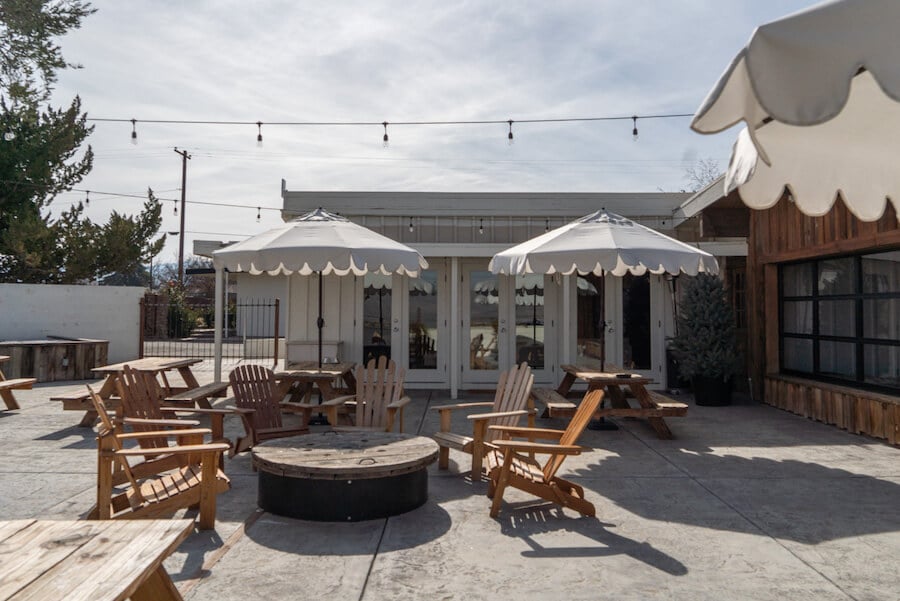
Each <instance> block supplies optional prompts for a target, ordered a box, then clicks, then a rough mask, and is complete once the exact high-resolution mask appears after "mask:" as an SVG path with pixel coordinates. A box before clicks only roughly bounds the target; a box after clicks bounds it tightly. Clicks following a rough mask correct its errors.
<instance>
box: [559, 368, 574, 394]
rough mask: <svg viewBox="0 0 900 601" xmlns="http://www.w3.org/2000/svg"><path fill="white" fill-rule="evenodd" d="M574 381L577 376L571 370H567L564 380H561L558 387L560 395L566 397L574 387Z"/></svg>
mask: <svg viewBox="0 0 900 601" xmlns="http://www.w3.org/2000/svg"><path fill="white" fill-rule="evenodd" d="M574 383H575V376H573V375H572V374H570V373H569V372H566V375H564V376H563V379H562V382H560V383H559V386H558V387H557V388H556V392H557V393H558V394H559V395H560V396H562V397H565V396H566V395H567V394H569V390H571V389H572V384H574Z"/></svg>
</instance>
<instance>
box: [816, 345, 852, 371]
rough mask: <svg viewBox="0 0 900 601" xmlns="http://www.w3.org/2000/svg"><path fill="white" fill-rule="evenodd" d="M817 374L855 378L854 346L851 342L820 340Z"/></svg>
mask: <svg viewBox="0 0 900 601" xmlns="http://www.w3.org/2000/svg"><path fill="white" fill-rule="evenodd" d="M819 372H820V373H821V374H822V375H826V376H832V377H839V378H851V379H852V378H855V377H856V344H854V343H853V342H832V341H830V340H820V341H819Z"/></svg>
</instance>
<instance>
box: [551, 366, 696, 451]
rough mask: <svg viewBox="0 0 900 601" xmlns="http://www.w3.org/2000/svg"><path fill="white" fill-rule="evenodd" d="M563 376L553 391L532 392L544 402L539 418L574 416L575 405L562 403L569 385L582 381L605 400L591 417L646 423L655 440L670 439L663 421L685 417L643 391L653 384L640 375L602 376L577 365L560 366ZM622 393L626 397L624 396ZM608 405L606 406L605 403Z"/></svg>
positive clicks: (682, 407) (679, 406) (679, 407)
mask: <svg viewBox="0 0 900 601" xmlns="http://www.w3.org/2000/svg"><path fill="white" fill-rule="evenodd" d="M560 368H561V369H562V370H563V371H564V372H565V374H566V375H565V376H563V379H562V381H561V382H560V383H559V386H558V387H557V389H556V390H555V391H554V390H550V391H541V390H538V391H533V395H534V396H535V398H537V399H538V400H540V401H542V402H544V404H545V405H546V407H547V408H546V409H545V410H544V413H543V415H542V417H547V416H550V415H554V414H555V415H561V414H566V413H569V412H571V413H574V411H575V404H574V403H571V402H570V401H567V400H566V396H567V395H568V394H569V391H570V390H571V389H572V385H573V384H574V383H575V382H576V381H578V380H581V381H584V382H586V383H587V385H588V391H591V390H597V389H604V390H605V391H606V399H604V407H602V408H601V409H600V410H598V411H597V412H596V414H595V417H598V418H602V417H607V416H608V417H638V418H642V419H646V420H647V423H649V424H650V426H651V427H652V428H653V429H654V430H655V431H656V435H657V436H658V437H659V438H663V439H669V438H672V431H671V430H669V426H668V425H667V424H666V421H665V419H664V418H665V417H681V416H684V415H686V414H687V405H686V404H684V403H680V402H678V401H673V400H671V399H669V398H668V397H666V396H663V395H661V394H659V393H656V392H653V391H651V390H648V389H647V384H650V383H652V382H653V380H651V379H650V378H647V377H645V376H642V375H640V374H633V373H629V372H624V371H614V372H605V371H598V370H596V369H591V368H587V367H581V366H578V365H571V364H568V365H560ZM626 390H627V391H628V392H629V393H630V395H629V394H627V393H626ZM629 396H630V397H632V398H634V399H635V401H637V403H638V406H637V407H632V406H631V405H630V404H629V402H628V398H629ZM607 400H608V401H609V403H608V406H607V403H606V401H607Z"/></svg>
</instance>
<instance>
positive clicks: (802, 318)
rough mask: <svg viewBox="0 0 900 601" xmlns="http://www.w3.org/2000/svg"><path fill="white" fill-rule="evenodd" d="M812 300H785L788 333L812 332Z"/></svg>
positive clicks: (786, 331) (785, 322)
mask: <svg viewBox="0 0 900 601" xmlns="http://www.w3.org/2000/svg"><path fill="white" fill-rule="evenodd" d="M812 307H813V304H812V301H784V331H785V333H787V334H812V332H813V312H812Z"/></svg>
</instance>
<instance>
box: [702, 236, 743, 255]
mask: <svg viewBox="0 0 900 601" xmlns="http://www.w3.org/2000/svg"><path fill="white" fill-rule="evenodd" d="M691 244H693V245H696V246H697V247H698V248H700V250H705V251H706V252H708V253H709V254H711V255H713V256H714V257H746V256H747V239H746V238H735V239H732V240H711V241H708V242H692V243H691Z"/></svg>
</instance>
